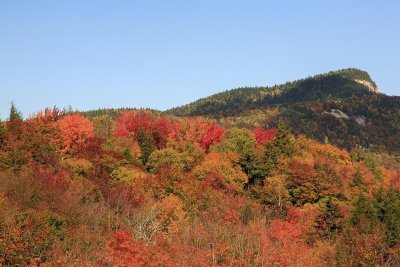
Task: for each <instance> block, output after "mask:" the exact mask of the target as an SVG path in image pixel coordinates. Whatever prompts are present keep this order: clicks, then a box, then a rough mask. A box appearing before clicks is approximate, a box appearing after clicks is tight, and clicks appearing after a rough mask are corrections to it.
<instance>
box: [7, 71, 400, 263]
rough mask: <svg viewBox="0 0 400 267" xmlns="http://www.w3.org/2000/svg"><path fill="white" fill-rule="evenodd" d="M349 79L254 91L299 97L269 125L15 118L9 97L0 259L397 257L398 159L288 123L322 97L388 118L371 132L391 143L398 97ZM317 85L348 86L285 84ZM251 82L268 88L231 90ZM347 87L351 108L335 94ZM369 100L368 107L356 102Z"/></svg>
mask: <svg viewBox="0 0 400 267" xmlns="http://www.w3.org/2000/svg"><path fill="white" fill-rule="evenodd" d="M350 73H351V72H350ZM355 74H357V75H359V74H360V73H359V72H355ZM361 74H362V73H361ZM350 78H352V77H350ZM347 79H348V77H347V76H343V75H342V76H341V75H337V73H336V74H334V75H331V74H329V75H323V76H320V77H317V78H313V79H306V80H303V81H299V82H296V83H294V84H288V85H285V86H282V87H276V88H281V89H282V90H283V92H286V93H279V94H276V96H274V97H273V98H272V97H271V98H269V97H267V98H261V99H258V98H257V97H255V98H254V103H255V104H254V105H255V107H257V108H261V107H262V106H263V105H264V104H261V103H270V102H271V103H279V102H280V101H283V102H284V101H289V100H290V99H292V100H293V101H294V100H295V99H296V97H298V99H296V101H295V102H296V103H297V105H298V106H296V105H291V106H286V107H285V106H280V107H276V108H277V109H278V110H279V112H281V109H286V113H285V114H287V116H286V117H283V118H282V119H281V120H277V121H276V122H274V123H273V125H272V123H271V127H268V125H269V124H267V123H266V122H265V121H264V123H261V124H259V125H255V124H252V123H251V121H248V122H246V121H242V122H240V121H235V120H234V119H235V118H224V119H221V120H220V121H219V122H220V123H218V121H216V120H214V119H210V118H204V117H186V116H173V115H167V114H165V113H161V112H154V111H149V110H128V109H121V110H100V111H92V112H88V113H79V112H73V111H65V110H64V111H60V110H58V109H57V108H53V109H45V110H44V111H43V112H38V113H37V114H35V115H33V116H30V117H29V118H28V119H25V120H23V119H22V117H21V114H20V112H19V111H18V110H17V108H16V107H15V106H14V105H12V108H11V110H10V116H9V119H8V120H6V121H4V122H1V123H0V264H1V265H3V266H399V264H400V220H399V218H400V162H399V160H398V158H396V156H395V155H392V154H390V153H385V152H379V153H377V152H374V151H373V150H366V149H363V148H360V147H356V146H354V147H353V148H352V149H350V148H348V150H344V149H342V148H338V147H337V146H335V145H332V144H329V142H326V143H322V142H319V141H317V140H313V139H310V138H309V137H307V136H306V135H304V134H302V130H301V128H296V127H294V125H293V121H288V118H290V117H291V116H293V118H294V120H295V121H298V120H300V119H301V118H303V117H302V114H308V113H307V112H306V111H303V109H304V108H306V107H307V109H310V110H312V109H317V108H321V107H320V106H319V105H322V106H323V105H325V104H326V105H328V106H324V107H323V109H324V110H326V109H328V108H335V109H339V108H340V110H342V112H345V113H346V114H349V115H352V116H355V114H357V115H363V116H365V117H366V120H367V121H370V120H371V121H374V116H375V115H376V114H381V115H379V116H378V118H376V119H381V118H382V116H383V117H385V116H388V118H387V120H382V121H381V123H382V124H380V125H376V126H375V127H379V128H377V129H376V131H377V132H376V136H378V137H379V136H380V135H379V134H381V132H379V131H387V132H386V134H387V135H386V138H387V140H388V142H394V141H395V140H396V139H394V138H398V137H396V136H394V135H395V134H396V133H398V132H397V131H398V125H399V124H393V125H386V123H389V122H388V120H391V122H395V121H396V122H397V123H398V122H399V121H398V120H399V117H396V116H395V115H396V114H397V115H398V113H394V112H395V111H396V110H397V112H398V110H399V105H398V102H396V101H399V99H398V98H390V97H387V96H384V95H381V94H377V93H375V92H372V91H368V90H365V88H364V87H362V88H358V87H357V86H356V85H357V84H359V83H358V82H353V83H348V80H347ZM360 79H363V80H365V77H361V78H360ZM322 81H323V84H324V85H325V84H326V82H327V81H331V82H332V83H334V84H336V83H337V82H338V81H341V82H343V84H344V85H348V86H349V87H346V90H347V91H348V92H345V91H334V90H333V88H336V87H333V86H332V87H329V88H328V89H329V90H330V89H332V90H331V91H330V96H326V98H327V99H330V100H329V101H330V102H329V101H325V102H316V103H314V105H311V106H307V105H308V104H307V103H309V102H307V101H308V100H309V99H308V97H309V95H308V92H307V93H306V92H305V93H304V94H303V93H301V94H299V95H298V96H296V94H295V91H294V90H289V89H285V88H292V87H293V86H295V87H296V88H300V89H301V88H303V86H305V84H311V85H310V86H309V87H308V88H311V89H309V90H313V88H315V91H313V92H315V94H311V96H310V97H313V99H317V98H320V97H324V96H323V95H318V92H319V91H318V90H317V88H319V86H320V85H321V82H322ZM350 85H351V86H350ZM353 87H354V88H353ZM304 88H305V87H304ZM300 89H299V90H300ZM248 90H253V91H254V93H255V94H257V95H260V96H261V95H263V93H262V92H264V91H263V90H264V89H262V90H261V89H260V90H259V89H243V90H239V91H237V93H238V94H239V95H240V94H242V93H244V92H246V94H245V95H247V92H248ZM268 90H271V92H273V91H274V90H275V89H274V90H272V89H268ZM351 90H352V91H351ZM350 91H351V92H350ZM324 92H325V91H324ZM347 93H348V94H349V97H350V98H352V99H354V104H353V105H350V104H352V102H347V101H346V102H343V103H342V102H338V101H336V100H337V99H338V98H337V97H343V94H347ZM224 94H226V95H229V94H233V96H232V97H236V96H235V95H236V92H235V91H231V92H227V93H223V95H224ZM238 97H239V96H238ZM239 98H240V99H243V101H244V102H240V101H235V103H236V104H237V105H239V106H238V107H237V108H234V109H238V110H240V109H239V107H240V105H242V104H243V105H244V106H243V110H244V109H246V108H247V105H248V103H249V102H247V98H244V97H239ZM249 98H252V95H249ZM370 98H371V99H375V100H374V103H376V105H373V106H372V107H370V106H367V105H365V102H361V101H367V100H368V99H370ZM274 99H275V100H274ZM285 99H286V100H285ZM221 101H222V102H221V105H219V106H218V105H217V106H215V110H219V111H220V112H221V113H223V112H227V113H226V115H229V116H231V115H233V110H231V109H230V107H231V106H230V105H231V104H232V103H233V102H231V104H229V103H228V102H224V101H223V100H221ZM274 101H275V102H274ZM290 101H291V100H290ZM302 101H305V104H304V105H303V104H301V103H303V102H302ZM335 101H336V102H335ZM357 101H360V102H357ZM371 101H372V100H371ZM257 103H260V104H257ZM335 103H336V104H335ZM346 103H347V104H346ZM362 103H364V106H363V110H364V113H362V114H360V113H358V112H360V109H361V108H362V106H361V105H362ZM371 103H372V102H371ZM334 104H335V105H337V106H334ZM232 105H233V104H232ZM329 105H332V106H329ZM390 105H393V106H390ZM345 106H347V107H348V109H344V108H343V107H345ZM221 107H229V108H227V109H225V108H221ZM203 108H204V109H203ZM213 108H214V107H213ZM351 108H352V109H351ZM374 108H379V109H378V110H377V111H373V112H372V111H371V110H373V109H374ZM202 109H203V110H204V112H205V113H206V115H211V111H212V112H214V111H213V110H214V109H212V108H211V106H210V107H209V108H207V107H206V105H204V106H202ZM197 110H198V111H199V110H200V109H197ZM210 110H211V111H210ZM269 112H270V113H269ZM277 112H278V111H277ZM296 112H298V113H299V114H297V113H296ZM302 112H303V113H302ZM353 112H354V113H353ZM371 112H372V113H371ZM392 112H393V113H392ZM171 113H177V114H178V113H179V112H177V111H175V112H171ZM231 113H232V114H231ZM213 114H214V113H213ZM217 114H219V113H215V114H214V115H217ZM262 114H263V116H267V115H271V114H273V110H272V111H268V112H267V111H263V113H262ZM339 114H341V113H339ZM389 114H391V115H392V117H390V118H389ZM179 115H186V114H183V113H182V114H179ZM224 115H225V114H224ZM234 115H235V116H236V115H237V114H234ZM253 115H254V114H252V116H253ZM320 115H321V114H320ZM254 116H255V117H256V115H254ZM296 116H299V117H296ZM321 116H327V117H329V116H331V115H329V114H325V115H323V114H322V115H321ZM236 118H237V117H236ZM332 120H333V119H332ZM239 122H240V123H242V124H245V125H244V126H246V127H244V126H240V123H239ZM298 123H300V124H301V125H300V126H298V127H310V126H307V124H306V122H301V121H298ZM315 123H316V126H315V127H317V128H318V127H319V124H318V123H317V122H315ZM340 123H344V122H343V118H341V120H340V121H339V124H340ZM332 124H333V125H335V124H334V122H332ZM344 124H346V123H344ZM223 125H224V126H223ZM340 125H341V124H340ZM346 125H347V124H346ZM389 126H390V127H393V128H390V127H389ZM334 127H336V126H334ZM383 127H385V128H384V129H381V128H383ZM386 127H388V128H386ZM396 127H397V128H396ZM291 129H295V131H293V130H291ZM307 129H308V128H307ZM312 130H313V128H311V129H310V131H312ZM329 130H331V131H333V132H334V131H335V130H337V131H341V128H337V129H335V128H329ZM349 131H350V130H349ZM368 131H369V128H368ZM321 133H322V134H324V135H325V134H328V132H323V131H322V132H321ZM362 133H364V132H361V133H359V134H360V136H362V135H361V134H362ZM306 134H308V135H310V133H308V132H307V133H306ZM340 134H343V133H342V132H340ZM327 136H328V138H329V141H330V140H335V139H334V138H335V136H331V135H327ZM338 136H339V133H338V134H337V135H336V137H337V138H339V137H338ZM340 136H341V137H340V138H344V137H343V135H340ZM370 136H374V135H372V134H371V135H370ZM315 138H317V139H319V136H315ZM360 140H362V138H361V137H360ZM360 142H361V141H360ZM374 142H375V141H374ZM376 142H378V141H376ZM350 144H352V143H350ZM361 144H363V143H362V142H361ZM398 144H399V143H397V145H398ZM381 145H383V146H384V145H386V144H385V143H382V144H381ZM387 145H393V149H397V148H396V146H395V145H394V144H392V143H390V144H389V143H388V144H387ZM343 146H346V143H343ZM388 151H389V150H388Z"/></svg>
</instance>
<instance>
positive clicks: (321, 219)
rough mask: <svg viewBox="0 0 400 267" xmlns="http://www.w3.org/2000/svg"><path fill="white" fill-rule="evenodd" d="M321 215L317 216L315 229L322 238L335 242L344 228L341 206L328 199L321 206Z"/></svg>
mask: <svg viewBox="0 0 400 267" xmlns="http://www.w3.org/2000/svg"><path fill="white" fill-rule="evenodd" d="M320 211H321V213H320V214H319V215H318V216H317V218H316V220H315V222H316V224H315V228H316V229H317V233H318V235H319V236H320V237H321V238H327V239H329V240H333V239H334V238H335V237H336V236H337V234H338V232H340V230H341V229H342V226H343V222H342V220H343V215H342V214H341V213H340V210H339V206H338V205H337V204H336V203H335V202H334V201H333V199H332V198H331V197H328V198H327V199H326V200H325V201H323V203H322V205H321V206H320Z"/></svg>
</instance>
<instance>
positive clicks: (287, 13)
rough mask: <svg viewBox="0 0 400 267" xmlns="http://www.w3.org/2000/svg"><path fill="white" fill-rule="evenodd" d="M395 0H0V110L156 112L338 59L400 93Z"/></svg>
mask: <svg viewBox="0 0 400 267" xmlns="http://www.w3.org/2000/svg"><path fill="white" fill-rule="evenodd" d="M398 14H400V1H396V0H393V1H384V0H380V1H378V0H376V1H369V0H358V1H357V0H353V1H348V0H347V1H338V0H336V1H316V0H315V1H310V0H304V1H294V0H293V1H284V0H282V1H267V0H265V1H251V0H246V1H245V0H243V1H239V0H238V1H234V0H226V1H223V0H201V1H188V0H186V1H183V0H182V1H174V0H169V1H161V0H160V1H152V0H143V1H133V0H126V1H123V0H96V1H95V0H57V1H55V0H47V1H45V0H35V1H33V0H25V1H22V0H0V93H1V97H0V116H1V117H2V118H3V119H4V118H6V117H7V116H8V110H9V105H10V102H11V101H12V100H13V101H15V103H16V105H17V107H18V108H19V109H20V110H21V111H22V112H23V114H24V115H25V116H27V115H29V114H31V113H33V112H35V111H37V110H40V109H43V108H44V107H46V106H54V105H57V106H58V107H67V106H68V105H71V106H72V107H73V108H77V109H79V110H88V109H95V108H101V107H150V108H156V109H161V110H163V109H167V108H170V107H174V106H177V105H181V104H185V103H188V102H191V101H193V100H196V99H198V98H200V97H204V96H207V95H210V94H213V93H216V92H220V91H223V90H226V89H231V88H235V87H240V86H258V85H274V84H279V83H283V82H286V81H290V80H295V79H298V78H303V77H306V76H309V75H314V74H318V73H323V72H327V71H330V70H336V69H341V68H348V67H357V68H361V69H364V70H367V71H368V72H369V73H370V74H371V76H372V78H373V79H374V80H375V81H376V83H377V84H378V87H379V88H380V90H381V91H382V92H384V93H387V94H390V95H400V75H399V74H400V50H399V48H400V34H399V33H400V16H399V15H398Z"/></svg>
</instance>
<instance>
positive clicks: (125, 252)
mask: <svg viewBox="0 0 400 267" xmlns="http://www.w3.org/2000/svg"><path fill="white" fill-rule="evenodd" d="M107 248H108V254H109V257H108V260H109V261H111V263H112V265H113V266H123V267H136V266H145V265H146V263H147V259H148V256H147V252H146V250H145V249H144V245H143V243H142V242H140V241H137V240H134V239H133V237H132V235H131V233H130V232H128V231H120V232H116V233H115V234H114V235H113V237H112V239H111V241H109V242H108V244H107Z"/></svg>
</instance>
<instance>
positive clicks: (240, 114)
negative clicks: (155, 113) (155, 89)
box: [167, 69, 400, 153]
mask: <svg viewBox="0 0 400 267" xmlns="http://www.w3.org/2000/svg"><path fill="white" fill-rule="evenodd" d="M167 113H169V114H174V115H178V116H207V117H210V118H215V119H219V120H221V123H222V124H223V125H226V126H231V125H234V126H240V127H249V128H251V127H254V126H262V127H274V126H276V124H277V122H278V120H280V119H281V120H284V121H285V122H286V124H287V125H288V126H289V128H290V129H291V131H292V132H293V133H294V134H296V135H299V134H304V135H306V136H308V137H310V138H313V139H317V140H319V141H321V142H329V143H332V144H335V145H337V146H339V147H342V148H346V149H348V150H351V148H354V147H357V146H358V147H363V148H367V149H370V150H373V151H388V152H392V153H393V152H394V153H398V152H400V97H399V96H387V95H384V94H381V93H379V92H377V86H376V84H375V83H374V82H373V81H372V79H371V78H370V76H369V75H368V73H367V72H364V71H361V70H358V69H345V70H340V71H333V72H329V73H327V74H322V75H317V76H314V77H309V78H306V79H303V80H298V81H295V82H289V83H286V84H283V85H277V86H273V87H256V88H251V87H249V88H239V89H234V90H230V91H226V92H223V93H219V94H216V95H212V96H209V97H206V98H203V99H200V100H198V101H196V102H194V103H191V104H188V105H185V106H182V107H178V108H174V109H171V110H169V111H167Z"/></svg>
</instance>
